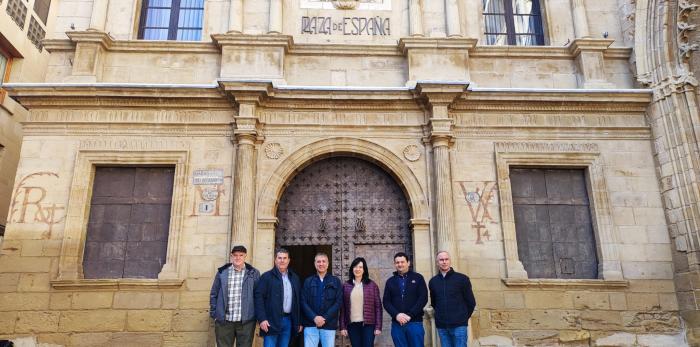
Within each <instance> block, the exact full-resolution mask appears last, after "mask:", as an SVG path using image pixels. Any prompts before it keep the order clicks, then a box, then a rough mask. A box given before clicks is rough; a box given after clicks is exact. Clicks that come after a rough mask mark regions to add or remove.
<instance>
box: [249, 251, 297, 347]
mask: <svg viewBox="0 0 700 347" xmlns="http://www.w3.org/2000/svg"><path fill="white" fill-rule="evenodd" d="M289 261H290V259H289V251H287V250H286V249H284V248H280V249H278V250H277V251H276V252H275V267H274V268H272V270H270V271H268V272H265V273H264V274H262V276H260V281H258V285H257V286H256V287H255V316H256V318H257V319H258V322H259V323H260V336H263V337H264V339H263V346H264V347H287V346H288V345H289V340H290V339H291V338H292V337H293V335H296V334H297V333H298V332H301V329H302V327H301V324H300V320H299V318H300V317H299V293H300V291H301V283H300V282H299V277H298V276H297V275H296V274H295V273H294V272H292V271H291V270H289Z"/></svg>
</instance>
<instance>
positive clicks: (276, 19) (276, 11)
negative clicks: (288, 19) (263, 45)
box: [268, 0, 282, 34]
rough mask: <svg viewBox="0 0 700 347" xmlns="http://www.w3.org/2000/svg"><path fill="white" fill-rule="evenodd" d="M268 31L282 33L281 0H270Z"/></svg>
mask: <svg viewBox="0 0 700 347" xmlns="http://www.w3.org/2000/svg"><path fill="white" fill-rule="evenodd" d="M268 33H269V34H281V33H282V0H270V26H269V30H268Z"/></svg>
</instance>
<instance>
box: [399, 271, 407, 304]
mask: <svg viewBox="0 0 700 347" xmlns="http://www.w3.org/2000/svg"><path fill="white" fill-rule="evenodd" d="M407 279H408V277H407V276H406V273H405V274H403V275H402V274H399V290H401V299H403V298H405V297H406V280H407Z"/></svg>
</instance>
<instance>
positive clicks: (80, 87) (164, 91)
mask: <svg viewBox="0 0 700 347" xmlns="http://www.w3.org/2000/svg"><path fill="white" fill-rule="evenodd" d="M3 87H4V88H5V89H6V90H7V91H8V93H9V95H10V96H11V97H13V98H14V99H16V100H17V101H19V102H20V104H22V106H24V107H26V108H29V109H31V108H54V107H81V108H90V107H106V108H123V107H153V106H158V107H173V108H219V109H221V108H228V107H229V106H228V103H227V102H226V99H225V98H224V97H223V95H222V94H221V93H220V91H219V90H218V89H216V88H215V86H214V85H166V84H110V83H105V84H102V83H97V84H80V83H77V84H68V83H8V84H5V85H4V86H3Z"/></svg>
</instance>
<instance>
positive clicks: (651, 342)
mask: <svg viewBox="0 0 700 347" xmlns="http://www.w3.org/2000/svg"><path fill="white" fill-rule="evenodd" d="M637 342H638V343H639V346H640V347H657V346H683V345H685V344H686V341H685V336H684V335H683V334H675V335H646V334H645V335H639V336H637Z"/></svg>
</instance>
